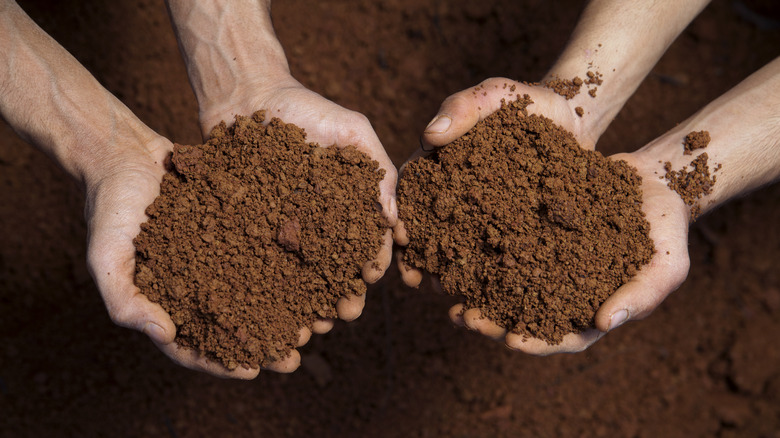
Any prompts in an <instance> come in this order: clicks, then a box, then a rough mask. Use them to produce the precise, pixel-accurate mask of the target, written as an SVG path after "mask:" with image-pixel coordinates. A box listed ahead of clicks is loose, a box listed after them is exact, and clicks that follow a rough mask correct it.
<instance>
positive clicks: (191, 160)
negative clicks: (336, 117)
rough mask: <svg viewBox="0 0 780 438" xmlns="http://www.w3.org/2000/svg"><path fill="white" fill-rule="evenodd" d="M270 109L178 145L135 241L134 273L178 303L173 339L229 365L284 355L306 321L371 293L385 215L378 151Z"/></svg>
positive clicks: (170, 307) (165, 302)
mask: <svg viewBox="0 0 780 438" xmlns="http://www.w3.org/2000/svg"><path fill="white" fill-rule="evenodd" d="M264 118H265V115H264V112H262V111H259V112H257V113H255V114H254V115H253V116H252V117H242V116H238V117H236V121H235V124H233V125H232V126H231V127H229V128H228V127H226V125H225V123H224V122H223V123H222V124H220V125H219V126H217V127H216V128H214V130H213V131H212V132H211V135H210V140H209V141H208V142H207V143H205V144H202V145H197V146H182V145H176V146H175V149H174V152H173V157H172V159H171V163H170V164H171V166H172V168H171V170H172V171H171V172H170V173H168V174H166V175H165V177H164V179H163V183H162V186H161V193H160V196H159V197H158V198H157V199H156V200H155V201H154V203H153V204H152V205H150V206H149V207H148V208H147V211H146V213H147V215H148V216H149V220H148V222H146V223H144V224H142V225H141V230H142V231H141V233H140V234H139V235H138V237H136V239H135V241H134V242H135V244H136V249H137V260H136V284H137V286H138V287H139V288H140V289H141V292H142V293H144V294H145V295H147V296H148V297H149V299H150V300H152V301H154V302H156V303H159V304H160V305H161V306H162V307H163V308H164V309H165V310H166V311H167V312H169V313H170V315H171V318H172V319H173V322H174V323H175V324H176V327H177V334H176V342H177V343H178V344H179V345H180V346H184V347H188V348H193V349H196V350H198V351H199V352H200V353H201V354H205V355H206V356H207V357H209V358H212V359H215V360H218V361H220V362H222V363H223V364H224V365H225V366H226V367H228V368H229V369H234V368H236V367H237V366H239V365H244V366H248V367H257V366H262V365H267V364H268V363H270V362H273V361H276V360H279V359H282V358H284V357H287V356H288V355H289V354H290V351H291V350H292V349H293V348H294V347H295V346H296V344H297V341H298V332H299V329H300V328H302V327H309V328H310V327H311V325H312V323H313V322H314V321H315V319H317V318H335V317H336V316H337V314H336V310H335V305H336V301H338V299H339V298H341V297H343V296H345V295H347V294H354V295H362V294H363V293H365V291H366V286H365V283H364V282H363V280H362V279H361V277H360V276H361V268H362V266H363V265H364V264H365V263H367V262H368V261H369V260H372V259H373V258H374V257H375V256H376V255H377V252H378V250H379V247H380V246H381V243H382V236H383V234H384V228H385V227H386V225H385V221H384V219H383V218H382V216H381V213H380V211H379V209H378V208H377V207H376V205H377V203H376V200H377V198H378V195H379V193H378V183H379V181H380V180H381V179H382V176H383V175H384V171H383V170H381V169H378V163H377V162H375V161H373V160H371V159H370V158H369V157H368V156H366V155H365V154H363V153H362V152H360V151H358V150H357V149H355V148H354V147H352V146H347V147H345V148H337V147H330V148H322V147H319V146H318V145H316V144H312V143H306V134H305V133H304V131H303V130H302V129H300V128H298V127H297V126H295V125H291V124H285V123H283V122H282V121H281V120H279V119H277V118H274V119H272V120H271V122H270V124H269V125H268V126H267V127H266V126H263V121H264Z"/></svg>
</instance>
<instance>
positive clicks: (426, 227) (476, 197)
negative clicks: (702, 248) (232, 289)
mask: <svg viewBox="0 0 780 438" xmlns="http://www.w3.org/2000/svg"><path fill="white" fill-rule="evenodd" d="M531 103H533V102H532V101H531V100H530V99H529V98H528V96H527V95H526V96H524V98H522V99H521V98H519V97H518V99H517V100H515V101H513V102H510V103H508V104H507V103H505V104H504V105H503V106H502V108H501V109H500V110H498V111H497V112H495V113H493V114H491V115H490V116H488V117H487V118H485V119H484V120H483V121H481V122H479V123H477V124H476V126H474V128H472V129H471V130H470V131H469V132H467V133H466V134H465V135H463V136H462V137H460V138H458V139H457V140H455V141H453V142H452V143H450V144H448V145H446V146H444V147H441V148H438V149H436V150H435V151H434V152H433V153H432V154H431V155H429V156H426V157H421V158H419V159H417V160H416V161H413V162H410V163H408V164H407V166H406V169H405V170H404V172H403V175H402V177H401V181H400V183H399V190H398V212H399V218H400V219H401V220H403V222H404V224H405V226H406V230H407V232H408V233H409V240H410V243H409V245H408V246H407V248H406V250H405V256H404V260H405V262H406V263H407V264H409V265H410V266H413V267H416V268H420V269H423V270H425V271H427V272H430V273H432V274H436V275H438V276H439V278H440V282H441V286H442V289H443V290H444V291H445V292H447V293H449V294H451V295H462V296H464V298H465V306H466V308H469V309H471V308H477V309H479V310H480V311H481V313H482V315H483V316H484V317H486V318H488V319H490V320H492V321H494V322H496V323H497V324H498V325H499V326H501V327H503V328H505V329H507V330H509V331H512V332H514V333H519V334H523V335H525V336H527V337H533V338H539V339H542V340H544V341H547V342H548V343H550V344H558V343H560V342H561V341H562V340H563V336H564V335H566V334H569V333H579V332H582V331H584V330H586V329H588V328H591V327H593V326H594V323H595V322H594V318H595V315H596V312H597V311H598V309H599V307H600V306H601V304H602V303H604V301H606V299H607V298H609V296H610V295H612V293H613V292H615V291H616V290H617V289H618V288H619V287H620V286H622V285H623V284H625V283H626V282H628V280H629V279H631V278H632V277H633V276H634V275H635V274H636V272H637V271H639V269H640V268H641V267H642V266H643V265H645V264H646V263H647V262H648V261H650V257H651V256H652V255H653V253H654V252H655V249H654V245H653V242H652V240H651V239H650V238H649V237H648V233H649V230H650V224H649V223H648V222H647V220H646V219H645V215H644V213H643V212H642V209H641V207H642V191H641V188H640V186H641V182H642V178H641V177H639V176H638V175H637V173H636V170H635V169H633V168H632V167H631V166H629V165H628V164H626V163H625V162H624V161H612V160H610V159H608V158H605V157H604V156H603V155H602V154H601V153H600V152H596V151H588V150H584V149H582V148H580V146H579V144H578V143H577V140H575V139H574V136H573V135H572V134H571V133H570V132H568V131H566V130H564V129H563V128H561V127H559V126H557V125H555V124H554V123H553V122H552V121H551V120H550V119H547V118H545V117H543V116H538V115H535V114H531V115H528V113H527V111H526V106H527V105H529V104H531Z"/></svg>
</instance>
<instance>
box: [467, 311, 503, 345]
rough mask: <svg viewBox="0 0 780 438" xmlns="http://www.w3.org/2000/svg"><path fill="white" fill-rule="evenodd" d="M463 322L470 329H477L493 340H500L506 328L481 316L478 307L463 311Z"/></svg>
mask: <svg viewBox="0 0 780 438" xmlns="http://www.w3.org/2000/svg"><path fill="white" fill-rule="evenodd" d="M463 322H464V323H465V324H466V327H467V328H469V329H470V330H474V331H477V332H479V333H481V334H482V335H484V336H487V337H488V338H490V339H493V340H494V341H499V340H502V339H504V337H505V336H506V329H505V328H503V327H500V326H499V325H498V324H496V323H495V322H493V321H491V320H490V319H488V318H485V317H484V316H482V312H481V311H480V310H479V309H468V310H466V311H465V312H463Z"/></svg>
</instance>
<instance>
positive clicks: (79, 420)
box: [0, 0, 780, 437]
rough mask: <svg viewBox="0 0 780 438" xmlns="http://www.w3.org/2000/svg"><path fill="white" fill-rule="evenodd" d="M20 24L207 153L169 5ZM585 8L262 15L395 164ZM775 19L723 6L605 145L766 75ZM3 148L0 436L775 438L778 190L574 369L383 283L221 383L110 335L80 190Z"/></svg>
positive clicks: (530, 71) (688, 39)
mask: <svg viewBox="0 0 780 438" xmlns="http://www.w3.org/2000/svg"><path fill="white" fill-rule="evenodd" d="M21 4H22V6H23V7H24V8H25V10H27V11H28V12H29V13H30V14H31V15H32V16H33V18H34V19H35V20H36V21H37V22H38V23H40V24H41V26H42V27H43V28H44V29H45V30H47V31H48V32H50V33H51V34H52V35H53V36H54V37H55V38H56V39H57V40H59V41H60V42H61V43H62V44H63V45H64V46H65V47H66V48H67V49H68V50H70V51H71V52H72V53H73V54H74V56H75V57H76V58H77V59H79V60H80V61H81V62H82V63H84V65H85V66H86V67H87V68H88V69H89V70H90V71H91V72H92V73H93V74H95V76H96V77H97V78H98V80H99V81H100V82H101V83H103V84H104V85H105V86H106V87H107V88H108V89H109V90H111V91H112V92H113V93H115V94H116V95H117V96H118V97H119V98H120V99H121V100H122V101H123V102H125V103H126V104H127V105H128V106H129V107H130V108H131V109H132V110H133V111H134V112H136V114H137V115H138V116H139V117H140V118H141V119H142V120H143V121H144V122H146V123H148V124H149V125H150V126H151V127H152V128H154V129H156V130H158V131H159V132H161V133H162V134H164V135H165V136H167V137H169V138H171V139H172V140H174V141H176V142H179V143H193V142H198V141H199V140H200V137H199V129H198V125H197V111H196V105H195V99H194V97H193V95H192V92H191V91H190V89H189V85H188V83H187V78H186V74H185V70H184V66H183V64H182V61H181V58H180V56H179V53H178V49H177V47H176V41H175V39H174V35H173V32H172V30H171V28H170V23H169V21H168V18H167V15H166V11H165V7H164V5H163V4H162V2H158V1H152V0H126V1H123V2H101V1H98V0H87V1H75V0H66V1H59V2H50V1H45V0H31V1H23V2H21ZM581 8H582V2H579V1H561V2H545V1H542V0H528V1H509V0H483V1H480V2H473V1H466V0H458V1H452V2H442V1H437V0H393V1H383V2H371V1H358V0H341V1H335V0H321V1H317V2H311V1H306V0H286V1H279V2H276V3H275V4H274V7H273V13H274V19H275V24H276V27H277V30H278V34H279V37H280V39H281V41H282V44H283V45H284V47H285V49H286V52H287V54H288V57H289V58H290V64H291V68H292V71H293V74H294V75H295V76H296V77H297V78H298V79H299V80H301V81H302V82H303V83H304V84H305V85H307V86H309V87H311V88H312V89H314V90H315V91H317V92H320V93H322V94H323V95H325V96H326V97H328V98H330V99H333V100H334V101H336V102H338V103H340V104H342V105H344V106H346V107H348V108H352V109H355V110H358V111H361V112H363V113H365V114H366V115H367V116H368V118H369V119H370V120H371V121H372V123H373V125H374V127H375V128H376V130H377V133H378V134H379V137H380V139H381V140H382V142H383V144H384V145H385V147H386V148H387V150H388V152H389V154H390V156H391V158H392V159H393V160H394V161H395V163H396V164H397V165H400V164H401V163H402V162H403V161H404V160H405V158H406V157H407V156H408V155H409V153H410V152H411V151H412V150H413V149H415V148H416V147H417V145H418V137H419V133H420V132H421V130H422V129H423V128H424V126H425V125H426V124H427V122H428V121H429V120H430V118H431V117H432V116H433V115H434V114H435V112H436V109H437V108H438V105H439V103H440V102H441V101H442V100H443V99H444V98H445V97H446V96H448V95H449V94H451V93H453V92H455V91H458V90H460V89H463V88H465V87H468V86H471V85H475V84H476V83H478V82H480V81H481V80H482V79H484V78H487V77H490V76H506V77H511V78H515V79H520V80H537V79H539V78H540V77H541V75H542V74H543V73H544V72H545V69H546V68H547V67H548V66H549V65H550V64H551V63H552V62H553V61H554V59H555V57H556V56H557V54H558V53H559V51H560V50H561V48H562V47H563V45H564V44H565V42H566V39H567V38H568V35H569V33H570V31H571V29H572V27H573V26H574V23H575V22H576V19H577V15H578V14H579V11H580V10H581ZM779 9H780V8H778V5H777V4H776V3H775V2H772V1H770V0H766V1H759V0H755V1H726V0H716V1H714V2H713V4H712V5H711V6H710V7H709V8H708V9H707V10H705V11H704V13H703V14H702V15H701V16H700V17H699V18H697V19H696V21H695V22H694V23H693V24H692V25H691V26H690V27H689V28H688V29H687V30H686V31H685V32H684V33H683V34H682V35H681V36H680V38H679V39H678V41H677V42H676V43H675V44H674V45H673V46H672V47H671V49H670V50H669V52H668V53H667V55H666V56H665V57H664V58H663V59H662V60H661V62H660V63H659V64H658V66H657V67H656V68H655V69H654V70H653V72H652V73H651V74H650V76H649V77H648V78H647V80H646V81H645V82H644V83H643V84H642V86H641V87H640V89H639V90H638V92H637V93H636V95H635V96H634V97H633V98H632V99H631V100H630V101H629V102H628V104H627V106H626V108H625V109H624V110H623V112H622V113H621V114H620V115H619V116H618V117H617V119H616V120H615V122H614V123H613V124H612V126H611V127H610V129H609V130H608V131H607V133H606V134H605V135H604V137H603V138H602V140H601V142H600V143H599V145H598V148H599V149H600V150H601V151H603V152H604V153H606V154H609V153H614V152H618V151H630V150H634V149H636V148H637V147H640V146H641V145H643V144H644V143H646V142H648V141H649V140H651V139H653V138H654V137H655V136H657V135H659V134H661V133H663V132H664V131H666V130H668V129H669V128H671V127H672V126H674V125H675V124H676V123H678V122H680V121H682V120H683V119H685V118H686V117H688V116H689V115H690V114H691V113H693V112H694V111H695V110H696V109H698V108H700V107H701V106H703V105H704V104H706V103H707V102H709V101H710V100H712V99H713V98H715V97H716V96H718V95H720V94H721V93H723V92H724V91H726V90H727V89H729V88H730V87H732V86H734V85H735V84H736V83H738V82H739V81H740V80H742V79H743V78H744V77H746V76H747V75H748V74H750V73H751V72H753V71H755V70H756V69H758V68H760V67H761V66H762V65H764V64H765V63H767V62H768V61H769V60H771V59H772V57H773V56H776V54H777V47H780V21H778V20H780V10H779ZM0 138H1V139H2V140H0V187H1V188H0V242H3V245H2V246H0V273H1V274H0V339H1V340H2V341H1V342H0V436H9V437H11V436H13V437H20V436H169V437H191V436H207V437H215V436H269V437H277V436H290V437H296V436H316V437H352V436H354V437H362V436H372V437H394V436H399V437H400V436H403V437H407V436H429V437H440V436H442V437H443V436H456V437H483V436H484V437H494V436H540V437H544V436H641V437H644V436H647V437H653V436H723V437H728V436H778V435H777V432H776V431H777V430H780V371H779V370H780V346H778V344H777V342H776V339H775V338H776V335H777V333H780V226H778V224H780V185H775V186H773V187H769V188H765V189H762V190H759V191H757V192H755V193H753V194H751V195H750V196H748V197H745V198H743V199H739V200H736V201H734V202H732V203H730V204H729V205H727V206H725V207H723V208H721V209H719V210H716V211H715V212H713V213H711V214H710V215H708V216H705V217H703V218H702V219H700V220H699V222H698V223H697V224H695V225H694V226H693V227H692V229H691V236H690V251H691V258H692V269H691V273H690V275H689V277H688V279H687V281H686V282H685V284H684V285H683V286H682V287H681V288H680V289H679V290H678V291H677V292H675V293H674V294H673V295H672V296H671V297H669V298H668V299H667V300H666V301H665V302H664V303H663V305H661V307H660V308H659V309H658V310H657V311H656V312H655V313H654V314H653V315H652V316H650V317H649V318H647V319H646V320H644V321H641V322H634V323H630V324H628V325H627V326H625V327H623V328H621V329H620V330H618V331H616V332H614V333H611V334H610V335H608V336H607V337H606V338H604V339H603V340H601V341H600V342H599V343H598V344H596V345H594V346H593V347H592V348H590V349H589V350H588V351H587V352H585V353H581V354H575V355H557V356H552V357H542V358H540V357H530V356H526V355H523V354H520V353H515V352H511V351H508V350H506V349H505V348H504V347H503V346H502V345H500V344H498V343H493V342H492V341H489V340H487V339H486V338H483V337H481V336H478V335H475V334H471V333H468V332H466V331H465V330H462V329H456V328H455V327H453V326H452V324H451V323H450V322H449V321H448V319H447V316H446V310H447V308H448V306H449V304H450V303H451V298H449V297H445V296H441V295H436V294H434V293H432V292H430V290H428V289H427V288H424V289H423V290H422V291H416V290H411V289H408V288H406V287H404V286H402V285H401V283H400V280H399V278H398V273H397V271H395V270H394V269H393V270H391V271H390V272H388V274H387V275H386V276H385V278H384V279H383V280H382V281H381V282H380V283H379V284H377V285H376V286H374V287H372V288H370V289H369V295H368V304H367V306H366V309H365V312H364V314H363V316H362V317H361V318H360V319H359V320H358V321H356V322H354V323H350V324H344V323H339V324H337V326H336V328H335V329H334V330H333V331H332V332H331V333H330V334H328V335H324V336H318V337H315V338H314V339H313V340H312V341H311V342H310V344H309V345H307V346H306V347H305V348H303V350H302V353H303V356H304V362H303V366H302V368H301V369H300V370H299V371H297V372H296V373H294V374H292V375H278V374H272V373H261V375H260V377H259V378H258V379H257V380H256V381H252V382H241V381H224V380H219V379H216V378H213V377H210V376H207V375H203V374H199V373H196V372H192V371H188V370H185V369H183V368H180V367H178V366H177V365H175V364H173V363H172V362H170V360H168V359H167V358H166V357H165V356H163V355H162V353H160V352H159V351H158V350H157V349H156V348H155V347H154V346H153V345H152V343H151V342H150V341H148V339H146V338H145V337H144V336H143V335H141V334H139V333H135V332H131V331H129V330H126V329H122V328H119V327H116V326H114V325H113V324H112V323H111V322H110V321H109V319H108V316H107V313H106V311H105V309H104V308H103V305H102V302H101V301H100V298H99V295H98V293H97V291H96V289H95V286H94V285H93V283H92V281H91V279H90V277H89V275H88V273H87V270H86V266H85V241H86V231H85V225H84V220H83V197H82V196H81V194H80V193H79V189H78V188H77V187H76V186H75V185H74V184H73V183H71V182H70V181H69V180H68V179H67V177H66V176H65V174H64V173H63V172H62V171H61V170H59V169H58V168H57V167H55V166H54V165H53V164H52V163H51V162H50V161H49V160H48V159H47V158H46V157H45V156H43V155H42V154H40V153H38V152H37V151H35V150H34V149H32V148H31V147H29V146H27V145H26V144H24V143H23V142H22V141H21V140H19V139H18V138H17V137H16V135H15V134H14V133H13V132H12V130H11V129H10V128H9V127H8V126H7V125H5V124H0Z"/></svg>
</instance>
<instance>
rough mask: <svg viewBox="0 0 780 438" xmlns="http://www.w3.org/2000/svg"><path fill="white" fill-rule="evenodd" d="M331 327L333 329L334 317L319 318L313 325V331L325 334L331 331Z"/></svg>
mask: <svg viewBox="0 0 780 438" xmlns="http://www.w3.org/2000/svg"><path fill="white" fill-rule="evenodd" d="M331 329H333V320H332V319H317V320H315V321H314V324H312V326H311V331H312V332H314V333H316V334H318V335H324V334H325V333H328V332H329V331H331Z"/></svg>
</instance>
